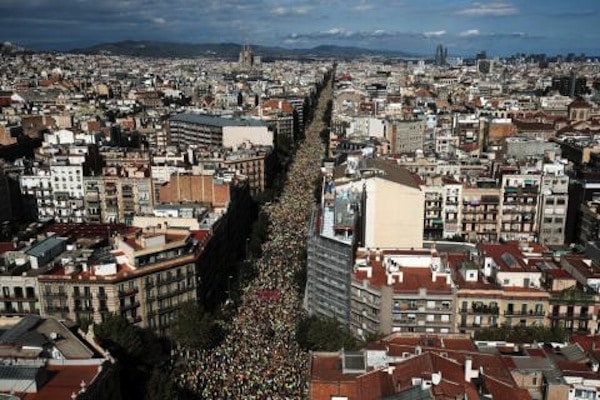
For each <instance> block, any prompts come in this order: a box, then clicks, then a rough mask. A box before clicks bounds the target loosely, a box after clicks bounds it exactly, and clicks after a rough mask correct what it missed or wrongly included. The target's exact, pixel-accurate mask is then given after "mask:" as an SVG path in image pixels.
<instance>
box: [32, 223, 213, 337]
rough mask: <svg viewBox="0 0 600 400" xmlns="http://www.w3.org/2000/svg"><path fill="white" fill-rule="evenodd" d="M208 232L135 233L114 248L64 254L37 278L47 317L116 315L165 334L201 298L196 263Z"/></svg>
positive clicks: (118, 238) (124, 236)
mask: <svg viewBox="0 0 600 400" xmlns="http://www.w3.org/2000/svg"><path fill="white" fill-rule="evenodd" d="M208 236H209V234H208V231H196V232H194V233H190V232H189V231H187V230H185V231H184V230H173V229H167V228H165V227H161V228H157V227H153V228H146V229H143V230H139V229H134V230H132V232H129V233H125V234H122V235H117V236H116V237H114V238H113V243H114V244H113V246H114V250H112V249H111V248H97V249H95V250H93V252H92V254H89V255H88V254H86V252H78V249H74V250H73V251H72V252H71V253H65V254H63V255H62V256H61V260H60V262H59V263H58V264H56V265H54V267H53V268H52V269H51V270H50V271H49V272H47V273H45V274H43V275H40V276H39V277H38V280H39V285H40V296H41V300H42V301H41V304H42V305H41V309H42V315H48V316H55V317H57V318H61V319H65V318H68V319H71V320H73V321H80V320H87V321H93V322H95V323H100V322H102V321H103V319H104V318H105V317H106V315H108V314H110V313H112V314H117V315H121V316H123V317H125V318H127V319H128V320H129V321H130V322H132V323H134V324H137V325H138V326H140V327H144V328H150V329H152V330H154V331H156V332H158V333H161V334H164V333H165V332H167V331H168V328H169V325H170V322H171V321H172V319H173V318H174V317H175V312H176V310H177V308H178V307H179V306H180V305H181V304H183V303H186V302H190V301H195V299H196V298H197V293H196V289H197V286H196V285H197V283H196V260H197V258H198V256H199V254H200V252H201V250H202V247H203V244H204V243H205V240H206V239H207V238H208Z"/></svg>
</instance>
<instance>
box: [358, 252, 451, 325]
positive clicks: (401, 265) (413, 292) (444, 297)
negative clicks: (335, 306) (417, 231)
mask: <svg viewBox="0 0 600 400" xmlns="http://www.w3.org/2000/svg"><path fill="white" fill-rule="evenodd" d="M350 327H351V329H352V331H353V333H354V334H355V335H357V336H364V335H366V334H374V333H383V334H390V333H395V332H424V333H451V332H453V331H454V284H453V282H452V277H451V274H450V270H449V269H448V268H447V267H446V265H445V264H444V263H443V261H442V259H441V258H440V257H439V256H438V254H437V253H436V252H432V251H430V250H413V251H402V250H366V249H360V250H359V251H358V252H357V255H356V263H355V267H354V273H353V274H352V299H351V318H350Z"/></svg>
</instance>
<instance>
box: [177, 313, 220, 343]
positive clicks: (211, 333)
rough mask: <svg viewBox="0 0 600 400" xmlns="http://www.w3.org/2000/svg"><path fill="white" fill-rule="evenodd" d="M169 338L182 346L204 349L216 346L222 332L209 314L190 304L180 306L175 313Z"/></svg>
mask: <svg viewBox="0 0 600 400" xmlns="http://www.w3.org/2000/svg"><path fill="white" fill-rule="evenodd" d="M171 336H172V337H173V339H174V340H175V341H176V342H177V343H179V344H181V345H183V346H186V347H190V348H193V349H206V348H210V347H212V346H214V345H215V344H217V343H218V342H219V341H220V340H221V338H222V336H223V332H222V330H221V328H220V326H219V324H218V323H217V320H216V318H215V317H214V316H213V315H212V314H211V313H209V312H207V311H206V310H204V308H203V307H201V306H200V305H197V304H195V303H192V302H190V303H186V304H184V305H182V306H181V308H180V309H179V310H178V311H177V315H176V317H175V320H174V322H173V325H172V326H171Z"/></svg>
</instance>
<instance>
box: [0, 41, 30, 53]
mask: <svg viewBox="0 0 600 400" xmlns="http://www.w3.org/2000/svg"><path fill="white" fill-rule="evenodd" d="M24 51H25V49H24V48H23V47H21V46H17V45H16V44H14V43H11V42H3V43H0V54H16V53H22V52H24Z"/></svg>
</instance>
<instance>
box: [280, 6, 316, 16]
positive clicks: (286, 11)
mask: <svg viewBox="0 0 600 400" xmlns="http://www.w3.org/2000/svg"><path fill="white" fill-rule="evenodd" d="M310 10H311V7H309V6H297V7H283V6H280V7H275V8H273V9H272V10H271V14H273V15H277V16H280V17H282V16H286V15H306V14H308V13H309V12H310Z"/></svg>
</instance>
